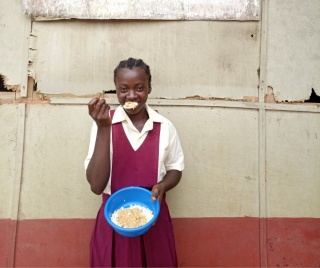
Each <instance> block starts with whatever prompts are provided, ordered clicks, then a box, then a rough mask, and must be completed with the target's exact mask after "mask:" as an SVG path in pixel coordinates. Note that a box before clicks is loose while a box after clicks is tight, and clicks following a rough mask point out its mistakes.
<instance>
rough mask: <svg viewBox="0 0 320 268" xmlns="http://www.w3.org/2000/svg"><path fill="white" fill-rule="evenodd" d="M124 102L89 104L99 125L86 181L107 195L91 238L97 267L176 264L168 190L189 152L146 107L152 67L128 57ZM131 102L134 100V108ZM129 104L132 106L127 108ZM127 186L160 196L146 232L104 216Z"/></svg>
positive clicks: (118, 82)
mask: <svg viewBox="0 0 320 268" xmlns="http://www.w3.org/2000/svg"><path fill="white" fill-rule="evenodd" d="M114 83H115V86H116V92H117V97H118V101H119V103H120V106H118V107H117V108H116V110H110V106H109V105H108V104H107V103H106V101H105V99H99V98H94V99H92V100H91V101H90V102H89V104H88V109H89V114H90V116H91V117H92V118H93V120H94V123H93V127H92V131H91V138H90V146H89V152H88V156H87V158H86V160H85V168H86V175H87V180H88V182H89V184H90V186H91V190H92V191H93V192H94V193H95V194H98V195H100V194H102V199H103V200H102V201H103V202H102V205H101V207H100V209H99V211H98V215H97V219H96V223H95V227H94V230H93V233H92V237H91V242H90V264H91V266H92V267H111V266H112V267H152V266H153V267H155V266H156V267H160V266H162V267H176V266H177V257H176V250H175V242H174V234H173V228H172V223H171V218H170V214H169V209H168V206H167V203H166V200H165V193H166V192H167V191H169V190H170V189H172V188H173V187H175V186H176V185H177V184H178V183H179V181H180V179H181V176H182V170H183V169H184V155H183V152H182V148H181V145H180V141H179V138H178V135H177V132H176V129H175V127H174V126H173V124H172V123H171V122H170V121H169V120H168V119H166V118H164V117H163V116H161V115H160V114H158V113H157V112H156V111H154V110H153V109H152V108H150V107H149V106H148V105H147V100H148V95H149V94H150V92H151V74H150V68H149V66H148V65H147V64H145V63H144V62H143V61H142V60H140V59H139V60H137V59H133V58H129V59H128V60H124V61H121V62H120V63H119V65H118V66H117V67H116V69H115V70H114ZM129 103H131V104H132V103H133V104H134V105H133V106H130V105H129ZM127 106H128V107H127ZM128 186H141V187H144V188H148V189H150V190H151V191H152V198H153V199H154V200H156V199H159V202H160V204H161V210H160V215H159V217H158V219H157V221H156V223H155V225H154V226H152V228H151V229H150V230H149V231H148V232H147V233H145V234H144V235H142V236H139V237H134V238H128V237H124V236H121V235H119V234H117V233H116V232H115V231H113V229H112V228H111V226H109V225H108V223H107V221H106V220H105V218H104V214H103V209H104V206H105V203H106V201H107V200H108V198H109V196H110V195H111V194H112V193H114V192H115V191H117V190H120V189H122V188H124V187H128Z"/></svg>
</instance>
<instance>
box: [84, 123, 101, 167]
mask: <svg viewBox="0 0 320 268" xmlns="http://www.w3.org/2000/svg"><path fill="white" fill-rule="evenodd" d="M97 131H98V128H97V124H96V122H93V124H92V127H91V134H90V143H89V149H88V154H87V157H86V159H85V160H84V168H85V170H87V167H88V165H89V162H90V159H91V157H92V155H93V151H94V146H95V145H96V138H97Z"/></svg>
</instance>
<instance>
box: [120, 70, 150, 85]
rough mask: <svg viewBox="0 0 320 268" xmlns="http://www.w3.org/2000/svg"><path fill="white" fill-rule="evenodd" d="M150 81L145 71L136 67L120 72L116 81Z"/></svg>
mask: <svg viewBox="0 0 320 268" xmlns="http://www.w3.org/2000/svg"><path fill="white" fill-rule="evenodd" d="M145 79H146V80H148V76H147V74H146V72H145V70H144V69H142V68H140V67H134V68H132V69H129V68H121V69H119V70H118V73H117V76H116V81H119V82H120V81H123V80H145Z"/></svg>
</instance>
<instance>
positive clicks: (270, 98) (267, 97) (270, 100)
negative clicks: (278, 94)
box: [264, 86, 277, 103]
mask: <svg viewBox="0 0 320 268" xmlns="http://www.w3.org/2000/svg"><path fill="white" fill-rule="evenodd" d="M264 102H266V103H276V102H277V101H276V99H275V97H274V94H273V87H272V86H268V88H267V94H266V95H265V96H264Z"/></svg>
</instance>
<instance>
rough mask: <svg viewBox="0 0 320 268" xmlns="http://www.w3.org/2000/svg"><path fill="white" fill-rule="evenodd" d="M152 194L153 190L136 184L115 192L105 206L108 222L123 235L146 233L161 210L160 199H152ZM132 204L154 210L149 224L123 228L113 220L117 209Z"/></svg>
mask: <svg viewBox="0 0 320 268" xmlns="http://www.w3.org/2000/svg"><path fill="white" fill-rule="evenodd" d="M151 196H152V193H151V191H149V190H147V189H145V188H142V187H135V186H132V187H127V188H123V189H121V190H119V191H117V192H115V193H113V194H112V195H111V196H110V197H109V199H108V201H107V203H106V205H105V207H104V216H105V218H106V220H107V222H108V223H109V224H110V225H111V227H112V228H113V229H114V230H115V231H116V232H117V233H118V234H120V235H123V236H127V237H135V236H139V235H142V234H144V233H145V232H147V231H148V230H149V229H150V227H151V226H152V224H153V223H154V222H155V220H156V219H157V218H158V216H159V212H160V205H159V201H158V200H156V201H154V200H152V198H151ZM131 205H140V206H143V207H146V208H148V209H150V210H151V211H152V212H153V215H154V216H153V218H152V219H151V220H150V221H149V222H148V223H147V224H145V225H143V226H140V227H137V228H123V227H120V226H118V225H117V224H115V223H113V222H112V221H111V216H112V214H113V213H114V212H115V211H116V210H118V209H120V208H121V207H123V208H128V207H130V206H131Z"/></svg>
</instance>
